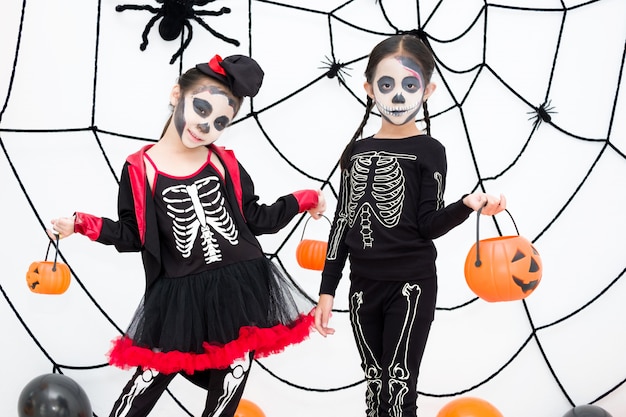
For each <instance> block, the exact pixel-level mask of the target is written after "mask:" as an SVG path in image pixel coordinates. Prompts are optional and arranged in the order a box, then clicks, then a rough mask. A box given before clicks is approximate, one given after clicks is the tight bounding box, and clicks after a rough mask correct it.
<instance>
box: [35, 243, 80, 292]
mask: <svg viewBox="0 0 626 417" xmlns="http://www.w3.org/2000/svg"><path fill="white" fill-rule="evenodd" d="M50 245H52V240H50V242H49V243H48V250H47V251H46V257H45V260H44V261H39V262H33V263H31V264H30V267H29V268H28V272H26V284H28V289H30V290H31V291H32V292H34V293H37V294H63V293H64V292H65V291H66V290H67V288H68V287H69V286H70V278H71V274H70V268H69V267H68V266H67V265H66V264H64V263H61V262H57V257H58V255H59V236H58V235H57V237H56V243H55V254H54V261H48V253H49V252H50Z"/></svg>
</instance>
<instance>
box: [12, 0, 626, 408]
mask: <svg viewBox="0 0 626 417" xmlns="http://www.w3.org/2000/svg"><path fill="white" fill-rule="evenodd" d="M309 3H311V2H303V1H296V0H294V1H291V2H287V1H281V2H270V1H259V0H250V1H226V0H216V1H215V2H213V3H209V4H207V5H205V6H195V7H194V8H195V9H197V10H219V9H221V8H222V7H229V8H230V9H231V12H230V13H228V14H224V15H222V16H204V17H202V19H203V21H204V22H205V23H206V24H207V25H209V26H210V27H211V29H212V30H214V31H216V32H217V33H220V34H222V35H224V36H226V37H228V38H232V39H236V40H238V41H239V42H240V46H235V45H233V44H231V43H228V42H224V41H223V40H221V39H219V38H218V37H216V36H214V34H212V33H211V32H210V31H209V30H207V29H205V28H203V27H201V25H200V24H199V23H198V22H196V21H191V27H192V30H193V36H192V38H191V41H190V43H189V46H188V47H187V48H186V49H185V50H184V51H183V53H182V56H181V57H180V58H179V59H176V60H175V61H174V63H173V64H170V60H171V58H172V55H173V54H175V52H176V51H177V50H178V48H179V47H180V46H181V37H179V38H177V39H176V40H174V41H172V42H166V41H164V40H163V39H161V38H160V37H159V36H158V29H157V26H156V25H158V22H157V23H156V25H155V27H154V28H153V29H152V30H151V31H150V32H149V33H148V40H149V42H148V44H147V47H146V49H145V51H141V50H140V49H139V44H140V43H141V42H142V39H141V34H142V32H143V31H144V28H145V27H146V24H147V23H148V21H149V20H150V19H151V18H152V17H153V16H154V15H153V14H152V13H150V12H149V11H134V10H127V11H124V12H116V11H115V7H116V6H117V5H120V4H127V3H124V2H122V1H119V0H116V1H110V0H102V1H95V0H93V1H92V0H64V1H57V2H50V1H48V0H23V1H17V0H11V1H4V2H3V3H2V5H1V6H0V33H1V34H2V43H1V44H0V57H1V58H0V91H1V92H2V96H1V99H0V103H1V104H0V105H1V106H2V107H1V108H0V147H1V152H0V155H1V156H2V158H0V175H1V178H2V182H1V183H0V184H1V187H2V188H1V192H2V201H3V204H2V210H3V213H4V216H3V237H4V243H3V246H2V248H3V249H2V251H1V252H0V253H1V254H2V255H1V259H2V260H3V265H4V266H5V268H6V270H5V272H4V273H3V274H2V276H1V278H0V290H1V291H2V298H0V299H1V300H2V302H0V306H1V307H0V317H1V319H0V331H1V332H2V334H3V339H2V340H3V343H2V355H1V356H0V357H1V361H2V368H3V371H4V372H3V376H2V377H1V379H2V383H1V384H0V387H1V388H0V390H1V393H0V398H2V399H3V401H2V402H0V404H1V405H0V407H1V411H2V415H7V416H8V415H14V414H15V407H16V404H17V398H18V396H19V393H20V392H21V390H22V388H23V387H24V386H25V385H26V384H27V383H28V381H30V380H31V379H32V378H34V377H36V376H38V375H40V374H43V373H47V372H52V369H53V367H54V366H58V367H59V368H60V370H61V371H62V372H63V373H65V374H66V375H68V376H70V377H72V378H74V379H75V380H76V381H77V382H78V383H79V384H80V385H81V386H82V387H83V388H84V389H85V390H86V392H87V394H88V395H89V397H90V400H91V402H92V406H93V410H94V413H95V414H96V415H100V416H104V415H108V413H109V410H110V407H111V404H112V402H113V401H114V400H115V398H116V397H117V395H118V393H119V391H120V390H121V388H122V386H123V385H124V383H125V382H126V380H127V378H128V377H129V376H130V373H129V372H125V371H121V370H118V369H114V368H110V367H106V366H100V365H102V364H103V363H104V361H105V358H104V353H105V352H106V351H107V350H108V347H109V341H110V340H111V339H112V338H113V337H115V336H116V335H117V334H118V333H119V331H120V329H124V328H125V326H126V324H127V323H128V320H129V319H130V317H131V315H132V314H133V312H134V308H135V307H136V305H137V303H138V302H139V300H140V297H141V294H142V291H143V279H142V270H141V265H140V258H139V255H137V254H123V255H121V254H118V253H117V252H115V251H114V250H113V249H112V248H108V247H103V246H101V245H98V244H94V243H90V242H89V241H88V240H87V239H86V238H84V237H80V236H77V237H73V238H70V239H67V240H63V241H62V243H61V248H60V249H61V256H62V258H63V259H64V261H66V262H67V263H68V264H69V265H70V267H71V268H72V271H73V278H72V284H71V286H70V288H69V289H68V291H67V292H66V293H65V294H63V295H60V296H42V295H37V294H32V293H31V292H30V291H29V290H28V288H27V286H26V283H25V279H24V276H25V272H26V270H27V268H28V265H29V264H30V263H31V262H32V261H35V260H42V259H43V257H44V255H45V250H46V246H47V244H48V241H47V238H46V236H45V234H44V232H43V226H44V225H45V226H47V225H48V222H49V220H50V219H51V218H53V217H56V216H59V215H70V214H71V213H72V212H73V211H76V210H79V211H85V212H90V213H94V214H98V215H103V216H109V217H115V216H116V192H117V178H118V175H119V171H120V169H121V166H122V163H123V161H124V158H125V157H126V156H127V155H128V154H129V153H131V152H133V151H135V150H136V149H137V148H139V147H140V146H143V145H144V144H145V143H146V142H147V141H150V140H154V139H156V138H157V137H158V135H159V134H160V132H161V129H162V126H163V123H164V122H165V120H166V118H167V115H168V108H167V104H168V94H169V91H170V88H171V86H172V85H173V84H174V83H175V80H176V77H177V75H178V74H179V71H180V70H181V69H186V68H188V67H190V66H192V65H194V64H196V63H197V62H200V61H205V60H208V59H209V58H210V57H211V56H213V54H215V53H219V54H221V55H222V56H227V55H230V54H233V53H244V54H251V55H252V56H253V57H254V58H255V59H257V60H258V61H259V63H260V64H261V65H262V67H263V68H264V69H265V71H266V78H265V82H264V85H263V87H262V89H261V92H260V94H259V95H258V96H257V97H256V98H255V99H254V101H253V102H247V103H246V105H245V107H244V109H242V111H241V112H240V114H239V119H238V121H237V123H236V124H234V125H233V126H232V127H231V128H230V130H229V131H227V133H226V134H225V135H224V136H222V138H220V142H221V144H222V145H226V146H228V147H231V148H233V149H235V151H236V153H237V155H238V156H239V158H240V160H241V162H242V163H243V164H244V166H246V168H247V169H248V171H250V172H251V173H252V175H253V178H254V179H255V183H256V187H257V192H258V194H259V195H260V196H261V198H262V200H265V201H273V199H274V198H276V197H277V196H279V195H282V194H285V193H288V192H291V191H294V190H297V189H301V188H310V187H323V188H324V191H325V193H326V196H327V199H328V200H329V211H328V213H329V214H331V215H332V213H333V211H334V207H335V202H336V200H335V196H334V192H335V191H336V189H337V186H338V177H337V173H336V172H335V170H334V166H335V162H336V160H337V158H338V156H339V154H340V152H341V150H342V149H343V147H344V145H345V143H346V142H347V141H348V139H349V137H350V136H351V134H352V133H353V131H354V130H355V129H356V127H357V125H358V123H359V121H360V119H361V116H362V112H363V106H362V101H363V99H364V97H365V94H364V92H363V88H362V84H363V76H362V74H363V69H364V66H365V57H366V55H367V54H368V53H369V51H370V50H371V48H372V46H373V45H374V44H375V43H377V42H378V41H379V40H381V39H382V37H384V36H386V35H389V34H392V33H395V32H397V31H408V30H411V29H417V28H420V29H422V30H423V31H424V33H425V35H426V36H427V37H428V40H429V42H430V44H431V46H432V48H433V50H434V51H435V54H436V56H437V61H438V71H437V74H436V75H435V79H434V81H435V82H436V83H437V84H438V89H437V92H436V93H435V95H434V96H433V98H432V99H431V101H430V109H431V114H432V115H433V116H434V117H433V121H432V133H433V135H434V136H435V137H437V138H438V139H439V140H440V141H441V142H442V143H444V145H445V146H446V148H447V151H448V162H449V173H448V188H447V190H446V195H445V197H446V201H447V202H452V201H454V200H455V199H457V198H458V197H459V196H460V195H461V194H463V193H465V192H469V191H471V190H473V189H475V188H476V187H479V188H482V189H484V190H486V191H488V192H490V193H494V194H497V193H500V192H503V193H505V194H506V196H507V198H508V203H509V210H510V211H511V213H512V215H513V216H514V218H515V221H516V223H517V225H518V227H519V230H520V233H521V234H522V235H524V236H526V237H527V238H529V239H530V240H532V241H533V242H534V243H535V245H536V246H537V249H538V250H539V252H540V253H541V256H542V259H543V263H544V273H543V280H542V282H541V284H540V285H539V287H538V289H537V290H536V291H535V292H534V293H533V294H532V295H531V296H530V297H528V298H527V299H526V300H525V301H519V302H511V303H495V304H493V303H486V302H484V301H482V300H477V299H475V296H474V294H473V293H472V292H471V291H470V290H469V288H468V287H467V285H466V283H465V280H464V277H463V264H464V260H465V255H466V253H467V251H468V250H469V248H470V246H471V245H472V244H473V241H474V238H475V235H474V227H475V217H473V216H472V217H471V218H470V220H469V221H467V222H466V223H464V224H463V225H462V226H460V227H458V228H457V229H455V230H453V231H452V232H450V233H449V234H448V235H446V236H444V237H443V238H440V239H439V240H438V241H437V245H438V249H439V254H440V255H439V259H438V269H439V275H440V279H439V287H440V291H439V300H438V312H437V315H436V320H435V324H434V326H433V330H432V333H431V337H430V339H429V344H428V347H427V351H426V356H425V358H424V363H423V366H422V371H421V377H420V385H419V390H420V392H422V395H421V397H420V400H419V406H420V410H421V415H436V413H437V411H438V410H439V409H441V407H443V405H445V404H446V403H448V402H449V401H451V399H453V398H455V397H456V396H460V395H465V396H475V397H480V398H483V399H486V400H488V401H490V402H491V403H492V404H494V405H495V406H496V407H497V408H498V409H499V410H500V411H501V412H502V413H503V414H504V415H505V416H506V417H527V416H539V417H544V416H545V417H550V416H561V415H563V414H564V413H565V412H567V411H568V410H570V409H571V408H572V407H573V406H575V405H579V404H586V403H594V404H596V405H598V406H601V407H602V408H604V409H605V410H607V411H609V412H610V413H612V415H613V416H614V417H617V416H623V415H624V410H626V391H625V390H626V388H625V387H624V386H623V385H624V381H625V379H626V360H625V359H624V354H623V352H624V351H625V349H626V331H625V330H624V325H623V317H625V316H626V306H625V305H624V303H623V301H622V300H623V299H624V296H625V295H626V284H625V282H624V279H625V278H624V272H625V268H626V256H625V251H626V250H625V246H624V245H625V244H624V239H623V236H624V235H625V234H626V220H625V219H624V214H623V213H624V206H625V205H626V161H625V156H626V155H625V154H626V126H625V120H626V118H625V117H624V116H625V111H624V106H625V104H624V97H623V91H624V85H623V84H624V81H623V79H624V77H623V69H624V53H625V50H626V49H625V44H626V25H625V23H624V16H626V3H624V2H623V1H622V0H598V1H556V0H555V1H547V0H534V1H524V2H515V1H508V2H507V1H478V0H455V1H419V2H417V3H416V2H412V1H404V0H402V1H400V0H394V1H384V0H379V1H378V2H375V1H374V0H356V1H331V0H321V1H316V2H314V3H311V4H309ZM128 4H139V5H144V4H149V5H151V6H153V7H160V6H161V5H160V4H159V3H157V2H156V1H152V0H150V1H148V0H146V2H138V3H128ZM183 36H184V37H185V38H186V37H187V36H188V31H187V29H184V31H183ZM333 63H335V64H339V65H338V66H333V65H332V64H333ZM339 68H340V71H339V72H338V73H337V72H335V71H333V70H336V69H339ZM335 74H337V75H336V76H334V77H331V75H335ZM537 115H539V116H540V117H537ZM539 121H541V122H539ZM377 126H378V119H377V118H376V117H373V118H372V119H371V122H370V123H369V124H368V126H367V128H366V131H367V133H373V132H374V131H375V129H376V128H377ZM495 220H496V222H497V226H496V223H494V222H493V221H489V220H486V221H482V223H481V234H482V235H483V236H485V237H487V236H489V235H497V234H498V233H503V234H511V233H513V232H514V230H513V228H512V225H511V224H510V223H509V222H508V219H507V218H506V216H503V218H499V217H498V218H496V219H495ZM302 228H303V222H302V218H297V219H295V220H294V221H293V222H292V223H291V224H290V226H288V227H287V228H285V229H284V230H283V231H282V232H280V233H278V234H277V235H273V236H265V237H262V239H261V240H262V243H263V244H264V247H265V250H266V251H267V252H268V254H270V255H275V256H276V258H275V259H276V261H277V262H281V263H283V264H284V265H285V267H286V268H287V270H288V271H289V272H290V273H291V275H292V276H293V277H294V280H295V281H296V282H297V283H298V285H299V286H300V288H302V290H303V291H305V292H306V293H307V294H309V296H310V297H311V298H312V299H316V298H317V296H316V293H317V287H318V284H319V273H317V272H314V271H307V270H303V269H301V268H299V267H298V265H297V263H296V261H295V255H294V253H295V248H296V245H297V243H298V241H299V239H300V236H301V234H302ZM327 232H328V225H327V224H325V223H324V222H315V223H313V224H312V222H309V226H308V227H307V230H306V233H307V235H309V236H310V237H312V238H319V239H325V238H326V234H327ZM346 290H347V279H344V282H342V285H341V287H340V289H339V291H338V294H337V300H336V307H337V308H338V309H339V310H340V311H337V312H336V313H335V314H334V316H333V325H334V326H335V327H336V328H337V334H336V335H334V336H333V337H332V338H329V339H325V340H324V339H322V338H321V337H319V336H318V335H313V336H312V337H311V338H310V340H308V341H306V342H305V343H303V344H301V345H299V346H296V347H293V348H289V349H288V350H287V351H285V352H284V353H283V354H281V355H278V356H274V357H271V358H267V359H263V360H261V361H258V362H257V363H255V365H254V366H253V371H252V374H251V377H250V380H249V383H248V386H247V388H246V393H245V394H244V397H245V398H248V399H250V400H252V401H254V402H255V403H256V404H257V405H259V406H260V407H261V408H262V409H263V410H264V412H265V414H266V415H268V416H274V417H280V416H292V415H297V416H299V417H307V416H318V415H328V416H344V415H361V414H362V409H363V391H364V385H363V384H362V383H360V381H361V379H362V375H361V371H360V368H359V363H358V357H357V356H358V355H357V351H356V349H355V347H354V342H353V341H352V335H351V331H350V328H349V321H348V317H347V314H346V313H345V312H343V310H345V308H346V300H347V292H346ZM170 393H171V395H165V396H164V397H163V398H162V400H161V401H160V402H159V404H158V405H157V409H156V410H155V415H156V414H166V415H181V416H184V415H190V414H199V410H201V409H202V405H203V402H204V394H203V393H202V392H201V391H200V390H199V389H197V388H196V387H194V386H192V385H191V384H190V383H188V382H187V381H185V380H184V379H182V378H177V379H175V381H174V383H172V384H171V385H170Z"/></svg>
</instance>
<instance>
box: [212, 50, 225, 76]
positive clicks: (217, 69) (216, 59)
mask: <svg viewBox="0 0 626 417" xmlns="http://www.w3.org/2000/svg"><path fill="white" fill-rule="evenodd" d="M220 62H222V57H221V56H219V55H215V56H214V57H213V58H211V60H210V61H209V68H211V69H212V70H213V71H215V72H217V73H218V74H221V75H223V76H224V77H225V76H226V71H224V68H222V66H221V65H220Z"/></svg>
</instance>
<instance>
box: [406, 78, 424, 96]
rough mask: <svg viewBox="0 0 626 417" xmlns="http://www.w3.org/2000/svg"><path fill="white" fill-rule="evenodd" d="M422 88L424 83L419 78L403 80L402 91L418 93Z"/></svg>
mask: <svg viewBox="0 0 626 417" xmlns="http://www.w3.org/2000/svg"><path fill="white" fill-rule="evenodd" d="M421 87H422V83H420V80H419V78H417V77H404V78H403V79H402V89H403V90H404V91H406V92H407V93H416V92H417V91H419V89H420V88H421Z"/></svg>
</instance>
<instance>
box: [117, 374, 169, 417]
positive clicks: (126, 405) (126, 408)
mask: <svg viewBox="0 0 626 417" xmlns="http://www.w3.org/2000/svg"><path fill="white" fill-rule="evenodd" d="M158 374H159V373H158V372H157V371H153V370H150V369H146V370H145V371H143V373H141V374H138V375H137V377H136V378H135V381H134V382H133V386H132V388H131V389H130V390H129V392H128V393H127V394H125V395H124V396H123V397H122V398H121V399H120V405H119V408H118V409H117V410H114V411H113V412H112V415H114V416H115V417H123V416H125V415H128V413H129V412H130V408H131V406H132V405H133V401H134V400H135V398H137V397H139V396H140V395H141V394H143V392H144V391H145V390H146V389H147V388H148V387H149V386H150V384H152V382H153V381H154V378H155V377H156V376H157V375H158Z"/></svg>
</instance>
